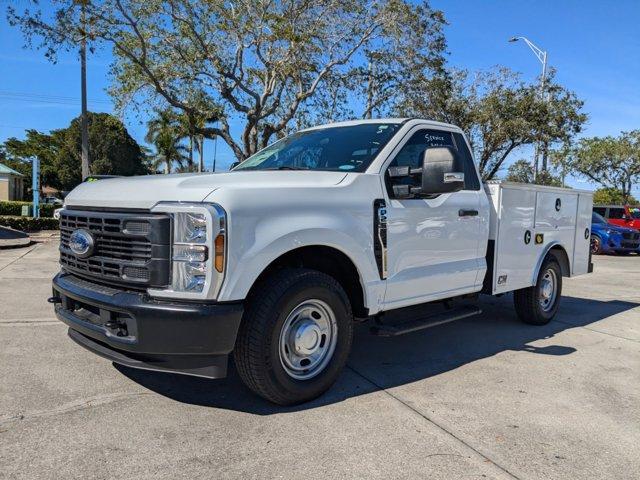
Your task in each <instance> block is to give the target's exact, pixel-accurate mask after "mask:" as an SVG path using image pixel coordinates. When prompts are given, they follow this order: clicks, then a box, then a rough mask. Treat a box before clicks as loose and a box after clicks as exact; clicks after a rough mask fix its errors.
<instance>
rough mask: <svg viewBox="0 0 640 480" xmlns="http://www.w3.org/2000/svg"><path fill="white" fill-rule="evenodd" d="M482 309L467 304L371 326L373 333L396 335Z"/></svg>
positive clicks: (471, 315) (472, 313)
mask: <svg viewBox="0 0 640 480" xmlns="http://www.w3.org/2000/svg"><path fill="white" fill-rule="evenodd" d="M481 313H482V310H481V309H480V308H479V307H476V306H465V307H458V308H454V309H453V310H447V311H445V312H441V313H436V314H434V315H429V316H428V317H425V318H420V319H417V320H410V321H408V322H403V323H399V324H397V325H383V324H379V325H374V326H373V327H371V333H372V334H373V335H377V336H379V337H396V336H398V335H404V334H405V333H411V332H417V331H418V330H424V329H425V328H431V327H436V326H438V325H442V324H444V323H449V322H454V321H456V320H462V319H463V318H468V317H473V316H474V315H479V314H481Z"/></svg>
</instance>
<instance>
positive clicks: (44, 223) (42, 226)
mask: <svg viewBox="0 0 640 480" xmlns="http://www.w3.org/2000/svg"><path fill="white" fill-rule="evenodd" d="M0 226H3V227H10V228H13V229H15V230H22V231H23V232H35V231H37V230H58V229H59V228H60V222H59V221H58V220H56V219H55V218H44V217H41V218H33V217H16V216H0Z"/></svg>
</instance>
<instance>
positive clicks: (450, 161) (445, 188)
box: [389, 147, 464, 198]
mask: <svg viewBox="0 0 640 480" xmlns="http://www.w3.org/2000/svg"><path fill="white" fill-rule="evenodd" d="M463 170H464V169H463V165H462V161H461V159H460V157H459V156H458V154H457V152H456V151H455V150H454V149H453V148H452V147H431V148H427V149H426V150H425V151H424V154H423V156H422V168H409V167H393V168H389V176H390V177H391V178H392V179H393V178H398V177H412V176H416V177H417V176H418V175H419V176H420V177H421V182H420V186H412V185H402V184H401V185H393V193H394V196H395V197H396V198H421V197H429V196H432V195H440V194H442V193H451V192H457V191H458V190H462V189H463V188H464V173H463Z"/></svg>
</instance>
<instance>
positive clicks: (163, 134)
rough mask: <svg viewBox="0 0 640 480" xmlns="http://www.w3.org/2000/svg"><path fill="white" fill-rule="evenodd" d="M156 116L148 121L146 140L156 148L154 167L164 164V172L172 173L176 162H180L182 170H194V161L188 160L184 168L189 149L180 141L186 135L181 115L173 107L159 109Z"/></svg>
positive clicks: (179, 165) (179, 166)
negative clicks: (186, 153)
mask: <svg viewBox="0 0 640 480" xmlns="http://www.w3.org/2000/svg"><path fill="white" fill-rule="evenodd" d="M156 115H157V116H156V117H155V118H152V119H151V120H149V122H148V123H147V129H148V130H147V135H146V136H145V141H146V142H148V143H151V144H153V146H154V147H155V149H156V154H155V155H154V162H153V166H154V168H156V169H157V168H158V167H160V166H164V173H171V169H172V167H173V164H174V163H177V164H178V168H179V169H180V171H192V170H191V169H190V168H191V167H192V166H193V157H191V159H192V162H191V163H188V162H187V168H186V169H184V162H185V160H187V161H188V159H189V157H187V156H186V155H185V152H187V151H188V149H187V148H186V147H185V146H184V145H182V144H181V143H180V142H181V141H182V138H183V136H184V133H185V130H184V124H183V123H181V121H180V117H179V116H178V115H177V114H176V112H174V111H173V110H171V109H165V110H157V111H156Z"/></svg>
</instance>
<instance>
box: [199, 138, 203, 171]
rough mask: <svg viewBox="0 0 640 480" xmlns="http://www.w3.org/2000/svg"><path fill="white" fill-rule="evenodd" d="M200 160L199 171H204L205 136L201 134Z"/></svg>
mask: <svg viewBox="0 0 640 480" xmlns="http://www.w3.org/2000/svg"><path fill="white" fill-rule="evenodd" d="M199 150H200V161H199V162H198V171H199V172H200V173H202V172H204V137H203V136H202V135H200V148H199Z"/></svg>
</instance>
